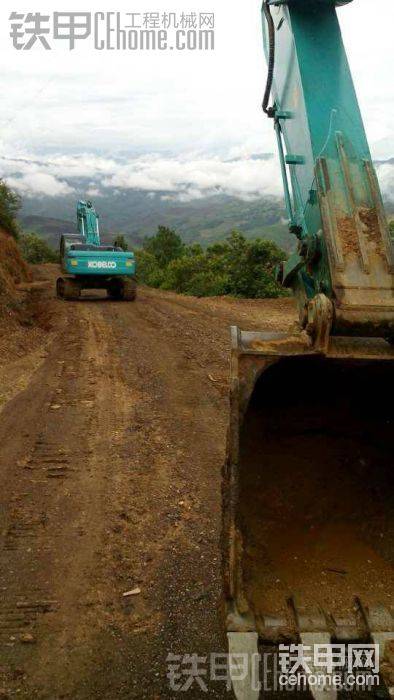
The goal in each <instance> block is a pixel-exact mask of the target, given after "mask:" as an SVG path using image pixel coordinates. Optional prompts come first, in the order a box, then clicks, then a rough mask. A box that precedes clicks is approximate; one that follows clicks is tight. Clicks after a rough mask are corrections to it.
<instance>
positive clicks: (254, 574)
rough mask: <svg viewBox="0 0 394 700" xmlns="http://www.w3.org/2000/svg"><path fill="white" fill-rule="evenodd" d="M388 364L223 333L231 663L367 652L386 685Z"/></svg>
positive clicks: (376, 344) (342, 346) (388, 352)
mask: <svg viewBox="0 0 394 700" xmlns="http://www.w3.org/2000/svg"><path fill="white" fill-rule="evenodd" d="M393 360H394V349H393V348H392V347H391V346H390V345H389V344H388V343H387V342H385V341H384V340H379V339H369V340H368V339H365V338H363V339H357V338H340V337H337V338H332V339H331V340H330V345H329V348H328V350H327V352H326V353H325V354H321V353H318V352H316V351H315V350H313V348H312V347H311V346H310V343H309V341H308V338H307V336H306V334H300V335H299V336H295V337H294V338H292V337H289V336H288V335H286V334H280V333H246V332H241V331H240V330H239V329H237V328H233V329H232V356H231V398H230V405H231V407H230V429H229V434H228V454H227V461H226V466H225V469H224V478H223V502H224V515H223V517H224V521H223V538H224V542H223V545H224V552H225V555H224V581H225V599H226V600H225V608H226V627H227V632H228V639H229V648H230V653H231V654H233V655H236V654H239V653H247V654H249V655H252V654H254V653H257V652H258V650H259V648H260V646H261V645H262V646H263V647H264V645H270V646H272V645H274V647H275V646H278V645H279V644H281V643H282V644H286V643H287V644H291V643H303V644H308V645H309V644H314V643H326V644H330V643H332V642H334V641H335V642H339V643H343V644H348V643H349V642H353V643H355V642H358V641H359V642H365V643H367V642H370V643H374V644H377V645H379V649H380V654H381V661H383V660H384V661H383V664H382V669H383V670H384V669H386V676H385V682H386V686H387V687H390V685H392V686H394V676H393V675H392V673H393V669H392V668H390V666H389V662H390V658H389V657H390V653H391V655H392V654H393V644H394V641H393V640H394V618H393V615H394V570H393V562H394V488H393V486H394V469H393V454H394V407H393V401H392V396H391V391H390V387H392V386H393V379H394V362H393ZM385 664H386V666H385ZM387 669H388V670H387ZM245 684H246V687H245ZM233 686H234V690H235V694H236V697H238V698H257V697H259V694H258V691H257V690H256V687H254V686H252V681H251V677H250V675H249V676H248V677H247V678H246V679H245V678H243V680H242V683H241V682H240V681H239V680H234V682H233ZM313 694H314V695H315V696H316V697H317V696H318V692H317V691H315V692H313ZM334 695H335V694H334ZM324 697H327V693H326V694H325V695H324Z"/></svg>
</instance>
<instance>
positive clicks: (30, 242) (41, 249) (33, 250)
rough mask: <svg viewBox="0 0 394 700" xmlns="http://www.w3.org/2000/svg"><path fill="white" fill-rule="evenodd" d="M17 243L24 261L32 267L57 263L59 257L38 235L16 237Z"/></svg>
mask: <svg viewBox="0 0 394 700" xmlns="http://www.w3.org/2000/svg"><path fill="white" fill-rule="evenodd" d="M18 243H19V247H20V249H21V252H22V255H23V257H24V259H25V260H26V262H28V263H31V264H32V265H37V264H39V263H47V262H52V263H57V262H59V255H58V254H57V253H56V252H55V251H54V250H53V248H51V247H50V246H49V245H48V243H46V241H44V240H43V239H42V238H41V237H40V235H39V234H38V233H23V234H21V235H20V236H19V237H18Z"/></svg>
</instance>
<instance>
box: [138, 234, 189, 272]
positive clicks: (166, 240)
mask: <svg viewBox="0 0 394 700" xmlns="http://www.w3.org/2000/svg"><path fill="white" fill-rule="evenodd" d="M143 247H144V250H146V251H147V252H148V253H151V254H152V255H154V256H155V258H156V260H157V262H158V263H159V266H160V267H162V268H165V267H167V265H168V264H169V263H170V262H171V260H176V259H177V258H180V257H181V256H182V255H183V253H184V250H185V246H184V244H183V243H182V239H181V237H180V236H178V234H177V233H176V232H175V231H173V229H170V228H167V226H159V227H158V230H157V234H156V235H155V236H153V237H152V238H145V240H144V243H143Z"/></svg>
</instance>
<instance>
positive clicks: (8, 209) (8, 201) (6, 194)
mask: <svg viewBox="0 0 394 700" xmlns="http://www.w3.org/2000/svg"><path fill="white" fill-rule="evenodd" d="M20 207H21V200H20V197H19V195H17V194H16V193H15V192H13V191H12V190H10V188H9V187H8V185H6V183H5V182H4V180H1V179H0V226H1V227H2V228H4V229H5V230H6V231H7V232H8V233H10V234H11V235H12V236H14V238H17V237H18V234H19V227H18V224H17V222H16V218H15V217H16V215H17V213H18V211H19V209H20Z"/></svg>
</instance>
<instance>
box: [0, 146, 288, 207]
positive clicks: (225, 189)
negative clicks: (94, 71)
mask: <svg viewBox="0 0 394 700" xmlns="http://www.w3.org/2000/svg"><path fill="white" fill-rule="evenodd" d="M1 166H2V168H1V169H2V173H3V175H4V176H6V177H7V179H8V182H9V184H10V185H11V186H12V187H15V188H16V189H17V190H18V191H19V192H21V193H22V194H26V195H28V196H29V195H32V196H33V195H34V194H36V195H40V194H47V195H61V194H70V193H71V192H72V191H73V189H74V188H72V184H73V182H74V178H89V185H88V190H87V192H86V196H91V197H96V196H99V195H100V194H101V193H104V194H105V190H106V189H108V188H111V189H117V190H127V189H136V190H145V191H147V192H150V193H154V192H163V191H164V192H166V193H167V194H168V195H169V196H170V197H171V198H172V199H178V200H179V201H191V200H193V199H199V198H201V197H205V196H212V195H218V194H226V195H231V196H234V197H239V198H240V199H244V200H250V199H254V198H256V197H260V196H263V195H266V196H270V195H272V196H278V197H281V196H282V182H281V176H280V170H279V165H278V161H277V159H276V158H274V157H273V158H270V159H268V160H258V159H254V158H251V157H249V156H243V157H241V158H238V159H231V160H229V159H222V158H219V157H218V156H211V157H209V156H206V155H205V156H202V155H200V156H197V155H196V154H191V155H184V156H183V157H182V158H181V157H172V158H168V157H167V158H164V157H161V156H159V155H157V154H151V155H144V156H141V157H138V158H131V159H128V160H125V159H123V160H121V161H118V162H117V161H115V160H113V159H112V158H109V159H106V158H102V157H98V156H94V155H89V154H85V155H78V156H64V155H60V156H52V157H51V158H48V159H45V160H44V159H43V160H41V161H40V162H37V160H34V156H31V155H28V154H25V155H24V156H20V157H18V158H7V159H5V158H3V159H2V161H1ZM65 180H67V181H65Z"/></svg>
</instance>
